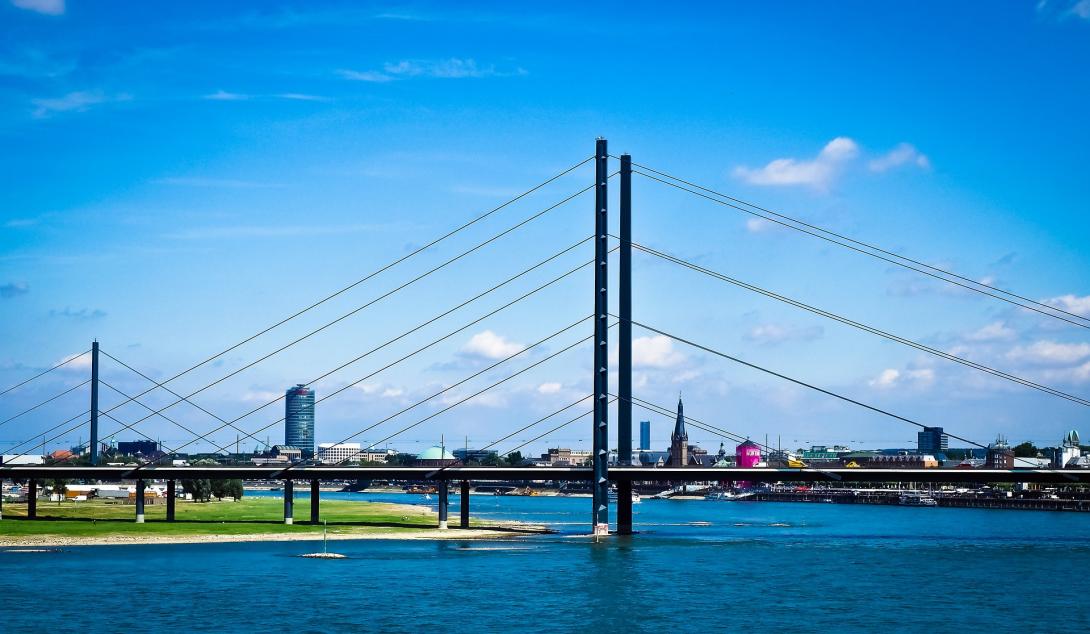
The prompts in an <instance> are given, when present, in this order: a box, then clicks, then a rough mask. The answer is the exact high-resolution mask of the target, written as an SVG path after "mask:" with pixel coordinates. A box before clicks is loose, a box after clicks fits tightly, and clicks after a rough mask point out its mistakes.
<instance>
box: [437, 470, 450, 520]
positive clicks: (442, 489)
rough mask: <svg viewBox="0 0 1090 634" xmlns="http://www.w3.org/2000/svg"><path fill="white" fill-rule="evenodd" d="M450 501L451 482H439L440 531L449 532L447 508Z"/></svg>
mask: <svg viewBox="0 0 1090 634" xmlns="http://www.w3.org/2000/svg"><path fill="white" fill-rule="evenodd" d="M449 501H450V482H448V481H447V480H440V481H439V530H441V531H445V530H447V506H448V503H449Z"/></svg>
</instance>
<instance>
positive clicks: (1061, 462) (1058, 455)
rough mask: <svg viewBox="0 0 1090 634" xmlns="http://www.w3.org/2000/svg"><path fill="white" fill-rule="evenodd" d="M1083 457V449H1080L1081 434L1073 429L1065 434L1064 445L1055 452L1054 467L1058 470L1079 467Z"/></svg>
mask: <svg viewBox="0 0 1090 634" xmlns="http://www.w3.org/2000/svg"><path fill="white" fill-rule="evenodd" d="M1081 456H1082V449H1081V448H1080V447H1079V432H1077V431H1075V430H1074V429H1072V430H1071V431H1069V432H1067V433H1066V434H1064V440H1063V443H1061V444H1060V446H1059V448H1057V449H1056V450H1055V454H1054V460H1053V466H1055V467H1056V468H1057V469H1064V468H1067V467H1077V466H1078V464H1079V462H1080V460H1079V458H1080V457H1081Z"/></svg>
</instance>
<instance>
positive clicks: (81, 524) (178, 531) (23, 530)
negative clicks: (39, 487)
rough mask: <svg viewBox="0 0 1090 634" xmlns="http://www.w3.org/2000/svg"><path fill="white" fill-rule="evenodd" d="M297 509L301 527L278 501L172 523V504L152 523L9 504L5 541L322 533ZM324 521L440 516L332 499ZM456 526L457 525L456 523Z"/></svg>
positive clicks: (63, 507)
mask: <svg viewBox="0 0 1090 634" xmlns="http://www.w3.org/2000/svg"><path fill="white" fill-rule="evenodd" d="M304 502H305V503H304V504H299V503H298V502H297V503H296V505H295V512H294V516H295V521H296V522H297V523H296V524H293V525H291V526H288V525H286V524H284V519H283V513H284V502H283V500H281V499H276V498H244V499H242V500H240V501H238V502H232V501H227V502H186V501H182V500H179V501H178V503H177V506H176V513H175V518H176V519H175V521H174V522H167V521H166V504H165V503H161V504H149V505H147V506H146V507H145V510H144V517H145V520H146V523H144V524H137V523H136V522H135V521H134V520H135V517H136V509H135V508H134V506H133V505H132V504H121V503H111V502H104V501H97V500H92V501H86V502H62V503H60V504H58V503H56V502H43V501H39V502H38V519H37V520H27V519H26V504H12V503H6V504H4V517H3V520H0V538H3V537H20V536H23V537H32V536H43V537H44V536H58V537H62V536H63V537H106V536H111V535H133V536H138V535H149V534H155V535H253V534H270V533H276V534H281V533H321V531H322V526H321V525H320V524H318V525H312V524H310V523H309V519H310V504H309V501H304ZM321 519H323V520H325V521H326V523H327V524H328V526H329V532H330V534H334V535H335V534H358V533H396V532H404V531H416V530H421V529H428V528H435V527H436V524H437V521H436V514H435V513H434V512H433V511H430V510H428V509H423V508H419V507H409V506H403V505H398V504H383V503H369V502H350V501H345V500H328V501H323V502H322V504H321ZM455 522H456V520H455Z"/></svg>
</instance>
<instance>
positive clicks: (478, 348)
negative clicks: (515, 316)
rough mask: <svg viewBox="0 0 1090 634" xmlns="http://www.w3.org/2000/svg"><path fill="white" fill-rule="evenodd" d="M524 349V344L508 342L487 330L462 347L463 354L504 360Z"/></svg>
mask: <svg viewBox="0 0 1090 634" xmlns="http://www.w3.org/2000/svg"><path fill="white" fill-rule="evenodd" d="M522 349H523V346H522V344H518V343H514V342H512V341H508V340H507V339H506V338H505V337H503V336H502V335H497V334H496V333H494V332H492V331H491V330H485V331H484V332H479V333H477V334H475V335H473V336H472V337H470V339H469V341H468V342H467V343H466V345H464V346H462V353H463V354H467V355H470V356H474V357H483V358H485V359H504V358H506V357H509V356H511V355H513V354H515V353H516V352H518V351H520V350H522Z"/></svg>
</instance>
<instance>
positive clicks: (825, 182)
mask: <svg viewBox="0 0 1090 634" xmlns="http://www.w3.org/2000/svg"><path fill="white" fill-rule="evenodd" d="M858 154H859V146H858V145H857V144H856V142H855V141H853V140H851V139H849V138H848V137H837V138H835V139H833V140H832V141H829V142H828V143H827V144H825V147H824V148H822V150H821V152H820V153H819V154H818V155H817V157H816V158H814V159H813V160H809V161H806V160H799V159H793V158H781V159H776V160H774V161H772V162H770V163H769V164H767V165H765V166H764V167H761V168H749V167H744V166H739V167H736V168H735V169H734V176H735V178H740V179H742V180H744V181H746V182H747V183H750V184H752V185H775V186H784V185H808V186H810V187H813V188H815V189H819V190H824V189H826V188H827V187H828V186H829V185H830V184H831V183H832V181H833V179H834V178H835V177H836V175H837V173H839V171H840V168H841V167H842V166H843V164H844V163H846V162H848V161H850V160H852V159H854V158H855V157H856V156H858Z"/></svg>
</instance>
